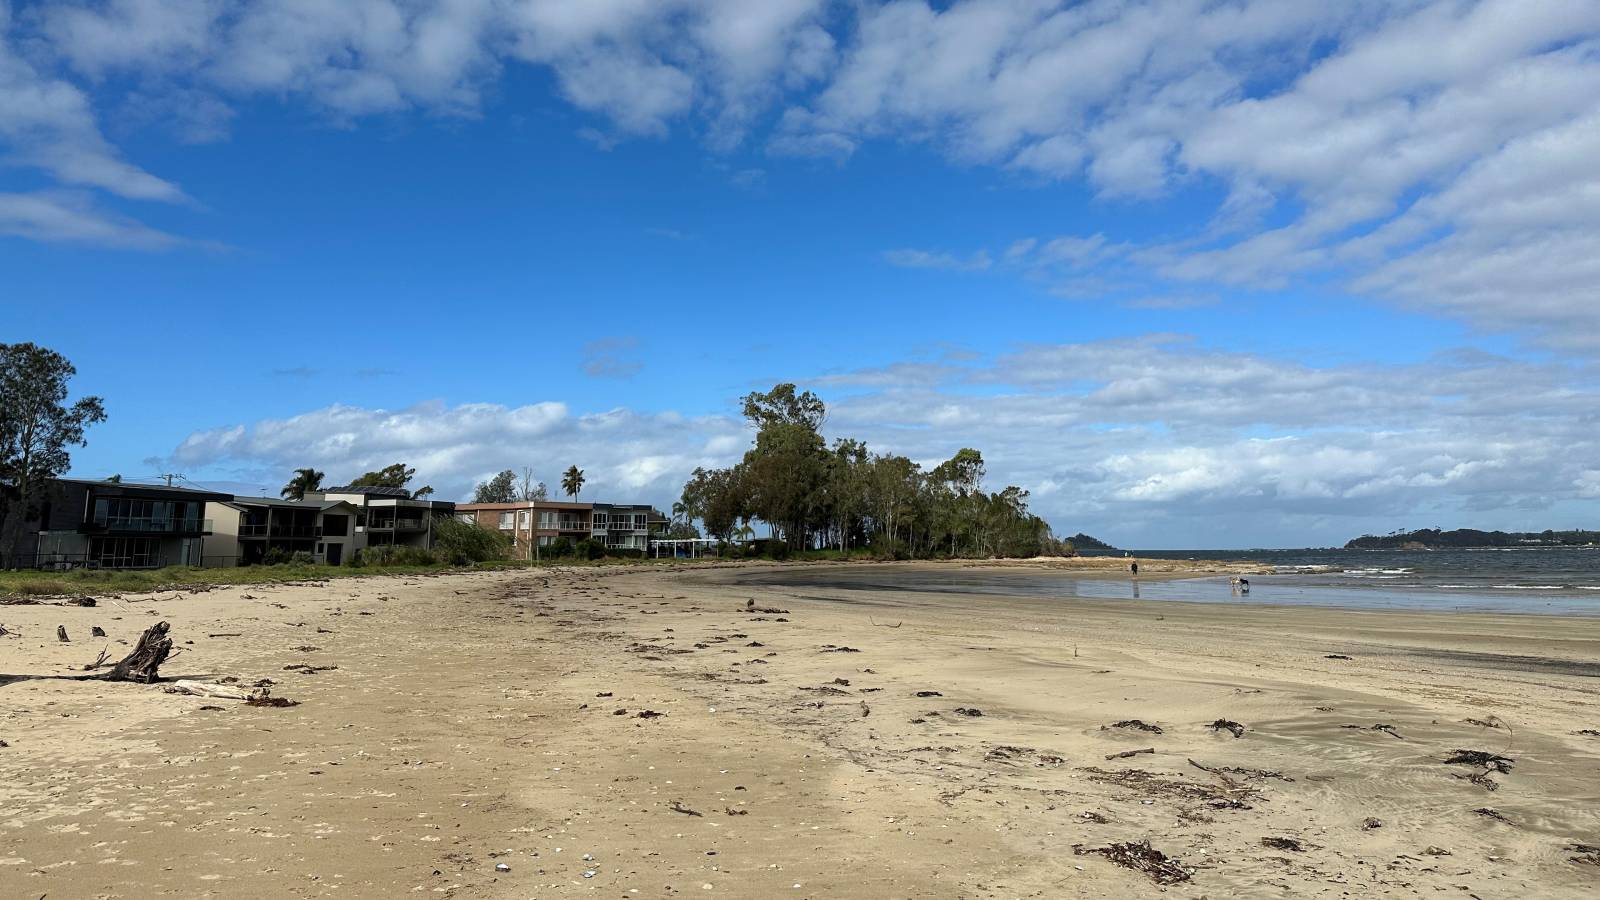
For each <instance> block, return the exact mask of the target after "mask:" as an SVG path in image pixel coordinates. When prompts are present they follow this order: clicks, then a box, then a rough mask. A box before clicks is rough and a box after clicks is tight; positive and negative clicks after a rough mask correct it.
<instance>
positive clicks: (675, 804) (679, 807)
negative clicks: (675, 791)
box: [667, 800, 705, 819]
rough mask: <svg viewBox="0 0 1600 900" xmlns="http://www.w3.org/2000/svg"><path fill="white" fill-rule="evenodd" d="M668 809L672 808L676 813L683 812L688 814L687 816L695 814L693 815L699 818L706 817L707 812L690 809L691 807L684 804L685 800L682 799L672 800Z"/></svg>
mask: <svg viewBox="0 0 1600 900" xmlns="http://www.w3.org/2000/svg"><path fill="white" fill-rule="evenodd" d="M667 809H670V810H672V811H673V812H675V813H682V814H683V815H686V816H693V817H695V818H697V819H703V818H705V814H704V813H700V812H696V811H694V810H692V809H690V808H689V807H687V806H684V805H683V801H681V800H674V801H672V805H671V806H669V807H667Z"/></svg>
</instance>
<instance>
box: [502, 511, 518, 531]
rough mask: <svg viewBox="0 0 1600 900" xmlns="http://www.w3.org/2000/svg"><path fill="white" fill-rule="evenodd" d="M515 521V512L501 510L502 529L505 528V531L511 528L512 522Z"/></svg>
mask: <svg viewBox="0 0 1600 900" xmlns="http://www.w3.org/2000/svg"><path fill="white" fill-rule="evenodd" d="M515 521H516V514H515V513H510V512H503V513H501V514H500V527H501V528H502V529H503V530H506V531H509V530H511V526H512V523H513V522H515Z"/></svg>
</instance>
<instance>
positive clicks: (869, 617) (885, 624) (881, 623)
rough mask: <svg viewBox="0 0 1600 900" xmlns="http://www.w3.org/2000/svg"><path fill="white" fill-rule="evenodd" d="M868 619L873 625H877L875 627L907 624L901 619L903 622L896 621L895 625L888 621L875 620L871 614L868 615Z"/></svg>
mask: <svg viewBox="0 0 1600 900" xmlns="http://www.w3.org/2000/svg"><path fill="white" fill-rule="evenodd" d="M867 621H868V622H871V623H872V625H873V627H875V628H899V627H900V626H901V625H904V624H905V622H904V621H901V622H896V623H894V624H893V625H890V624H889V623H888V622H878V621H876V620H874V619H873V618H872V617H871V616H867Z"/></svg>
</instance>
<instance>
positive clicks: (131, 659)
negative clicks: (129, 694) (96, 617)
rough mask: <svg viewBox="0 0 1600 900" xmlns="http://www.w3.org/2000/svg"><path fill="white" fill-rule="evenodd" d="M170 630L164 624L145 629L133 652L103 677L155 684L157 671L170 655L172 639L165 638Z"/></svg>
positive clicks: (160, 623)
mask: <svg viewBox="0 0 1600 900" xmlns="http://www.w3.org/2000/svg"><path fill="white" fill-rule="evenodd" d="M170 630H172V626H171V625H170V624H168V623H166V622H157V623H156V624H154V625H151V626H150V627H149V628H146V629H145V630H144V634H141V635H139V643H138V644H137V645H135V646H134V648H133V652H132V653H129V654H128V655H127V656H124V657H123V658H122V661H121V662H119V663H117V664H116V665H115V666H112V667H111V671H110V672H107V673H106V675H105V677H106V679H107V680H108V681H136V682H139V683H140V684H155V683H156V681H157V679H159V678H160V674H159V673H158V671H157V670H159V669H160V668H161V664H162V663H164V662H166V661H167V657H168V656H171V655H172V638H170V637H167V632H168V631H170Z"/></svg>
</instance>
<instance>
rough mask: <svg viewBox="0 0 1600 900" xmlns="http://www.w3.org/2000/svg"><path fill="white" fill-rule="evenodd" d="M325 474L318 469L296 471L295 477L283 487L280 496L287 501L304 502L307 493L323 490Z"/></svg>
mask: <svg viewBox="0 0 1600 900" xmlns="http://www.w3.org/2000/svg"><path fill="white" fill-rule="evenodd" d="M323 474H324V473H322V472H318V471H317V470H316V469H295V470H294V477H293V478H290V479H289V483H288V484H286V485H284V486H283V490H281V491H279V492H278V496H280V497H282V498H284V499H285V500H304V499H305V498H306V492H307V491H320V490H322V476H323Z"/></svg>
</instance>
